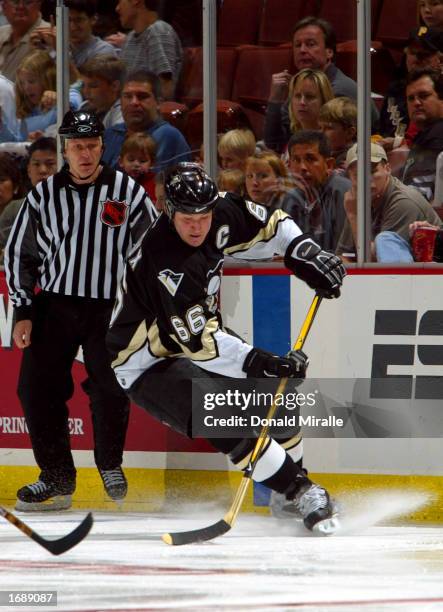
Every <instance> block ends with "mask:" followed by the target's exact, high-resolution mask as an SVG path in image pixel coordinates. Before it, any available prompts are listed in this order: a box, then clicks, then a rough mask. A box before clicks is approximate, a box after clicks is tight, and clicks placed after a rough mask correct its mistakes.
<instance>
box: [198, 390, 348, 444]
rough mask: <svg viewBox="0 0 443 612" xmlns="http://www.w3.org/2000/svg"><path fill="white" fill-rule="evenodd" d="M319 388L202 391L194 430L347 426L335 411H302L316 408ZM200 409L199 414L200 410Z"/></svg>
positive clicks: (222, 430)
mask: <svg viewBox="0 0 443 612" xmlns="http://www.w3.org/2000/svg"><path fill="white" fill-rule="evenodd" d="M317 394H318V391H317V390H315V391H312V392H310V393H300V392H286V393H275V394H274V393H272V392H260V391H257V390H252V391H247V392H244V391H240V390H239V389H225V390H223V392H204V393H202V394H201V397H200V399H201V403H200V402H199V403H200V406H201V409H200V410H197V411H195V410H194V412H193V433H194V434H197V435H198V434H199V433H200V432H201V433H203V432H204V431H206V432H208V431H211V435H214V434H215V433H216V434H218V435H223V434H228V433H231V435H232V433H233V430H236V433H242V434H243V435H245V434H246V433H249V432H251V433H252V434H254V433H255V430H256V429H257V428H261V427H264V426H268V427H270V428H276V429H277V430H286V431H287V430H298V429H299V428H300V427H315V428H319V427H320V428H321V427H334V426H336V427H343V425H344V421H343V419H341V418H337V417H336V416H334V415H327V416H323V417H319V416H315V415H314V414H304V415H302V414H300V409H301V408H303V409H304V410H305V411H306V410H308V411H309V409H310V408H315V404H316V397H317ZM273 402H275V406H276V407H277V412H276V413H275V414H274V415H273V417H272V418H268V417H267V412H268V410H269V408H270V406H271V405H272V403H273ZM196 412H197V414H196Z"/></svg>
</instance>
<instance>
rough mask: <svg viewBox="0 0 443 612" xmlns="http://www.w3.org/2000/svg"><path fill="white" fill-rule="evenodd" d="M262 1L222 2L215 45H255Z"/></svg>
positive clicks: (233, 0)
mask: <svg viewBox="0 0 443 612" xmlns="http://www.w3.org/2000/svg"><path fill="white" fill-rule="evenodd" d="M262 10H263V0H223V4H222V5H221V7H220V12H219V19H218V32H217V45H220V46H225V47H226V46H230V47H236V46H238V45H255V44H256V43H257V39H258V29H259V27H260V20H261V13H262Z"/></svg>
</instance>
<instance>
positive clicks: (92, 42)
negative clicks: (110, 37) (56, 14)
mask: <svg viewBox="0 0 443 612" xmlns="http://www.w3.org/2000/svg"><path fill="white" fill-rule="evenodd" d="M65 6H66V7H67V8H68V9H69V49H70V51H71V59H72V61H73V62H74V64H75V66H77V68H78V67H79V66H81V64H84V63H85V62H87V61H88V60H90V59H92V58H94V57H96V56H97V55H104V54H108V55H113V56H114V57H116V56H117V52H116V50H115V47H114V46H113V45H111V44H110V43H108V42H106V41H104V40H102V39H101V38H99V37H98V36H94V35H93V28H94V24H95V22H96V13H97V2H96V0H65ZM31 42H32V44H33V45H34V46H37V47H40V48H41V45H42V44H43V45H45V46H46V47H47V48H48V51H50V50H51V49H54V50H55V47H56V29H55V28H54V26H53V25H51V26H50V27H49V28H48V27H44V26H43V27H39V28H36V30H35V31H34V32H33V33H32V35H31Z"/></svg>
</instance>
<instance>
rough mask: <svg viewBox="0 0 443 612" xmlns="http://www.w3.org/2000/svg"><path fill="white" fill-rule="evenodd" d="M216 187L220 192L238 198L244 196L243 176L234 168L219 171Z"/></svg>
mask: <svg viewBox="0 0 443 612" xmlns="http://www.w3.org/2000/svg"><path fill="white" fill-rule="evenodd" d="M217 187H218V190H219V191H221V192H225V191H229V192H231V193H236V194H238V195H240V196H244V195H245V190H246V187H245V175H244V173H243V172H242V171H241V170H238V169H236V168H227V169H226V170H221V171H220V172H219V173H218V177H217Z"/></svg>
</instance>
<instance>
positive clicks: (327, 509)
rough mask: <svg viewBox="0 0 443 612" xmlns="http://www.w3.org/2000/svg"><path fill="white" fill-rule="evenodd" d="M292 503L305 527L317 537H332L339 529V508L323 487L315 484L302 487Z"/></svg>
mask: <svg viewBox="0 0 443 612" xmlns="http://www.w3.org/2000/svg"><path fill="white" fill-rule="evenodd" d="M292 503H293V504H294V506H295V509H296V511H297V512H298V513H299V515H300V516H301V518H302V519H303V523H304V525H305V527H306V528H307V529H309V530H310V531H312V532H313V533H315V534H316V535H332V534H333V533H335V532H336V531H337V529H338V528H339V526H340V523H339V519H338V514H337V508H336V506H335V504H334V503H333V502H332V501H331V498H330V497H329V493H328V492H327V491H326V489H324V488H323V487H320V486H319V485H317V484H314V483H309V484H306V485H304V486H302V488H301V489H300V490H299V491H298V492H297V493H296V495H295V497H294V499H293V500H292Z"/></svg>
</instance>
